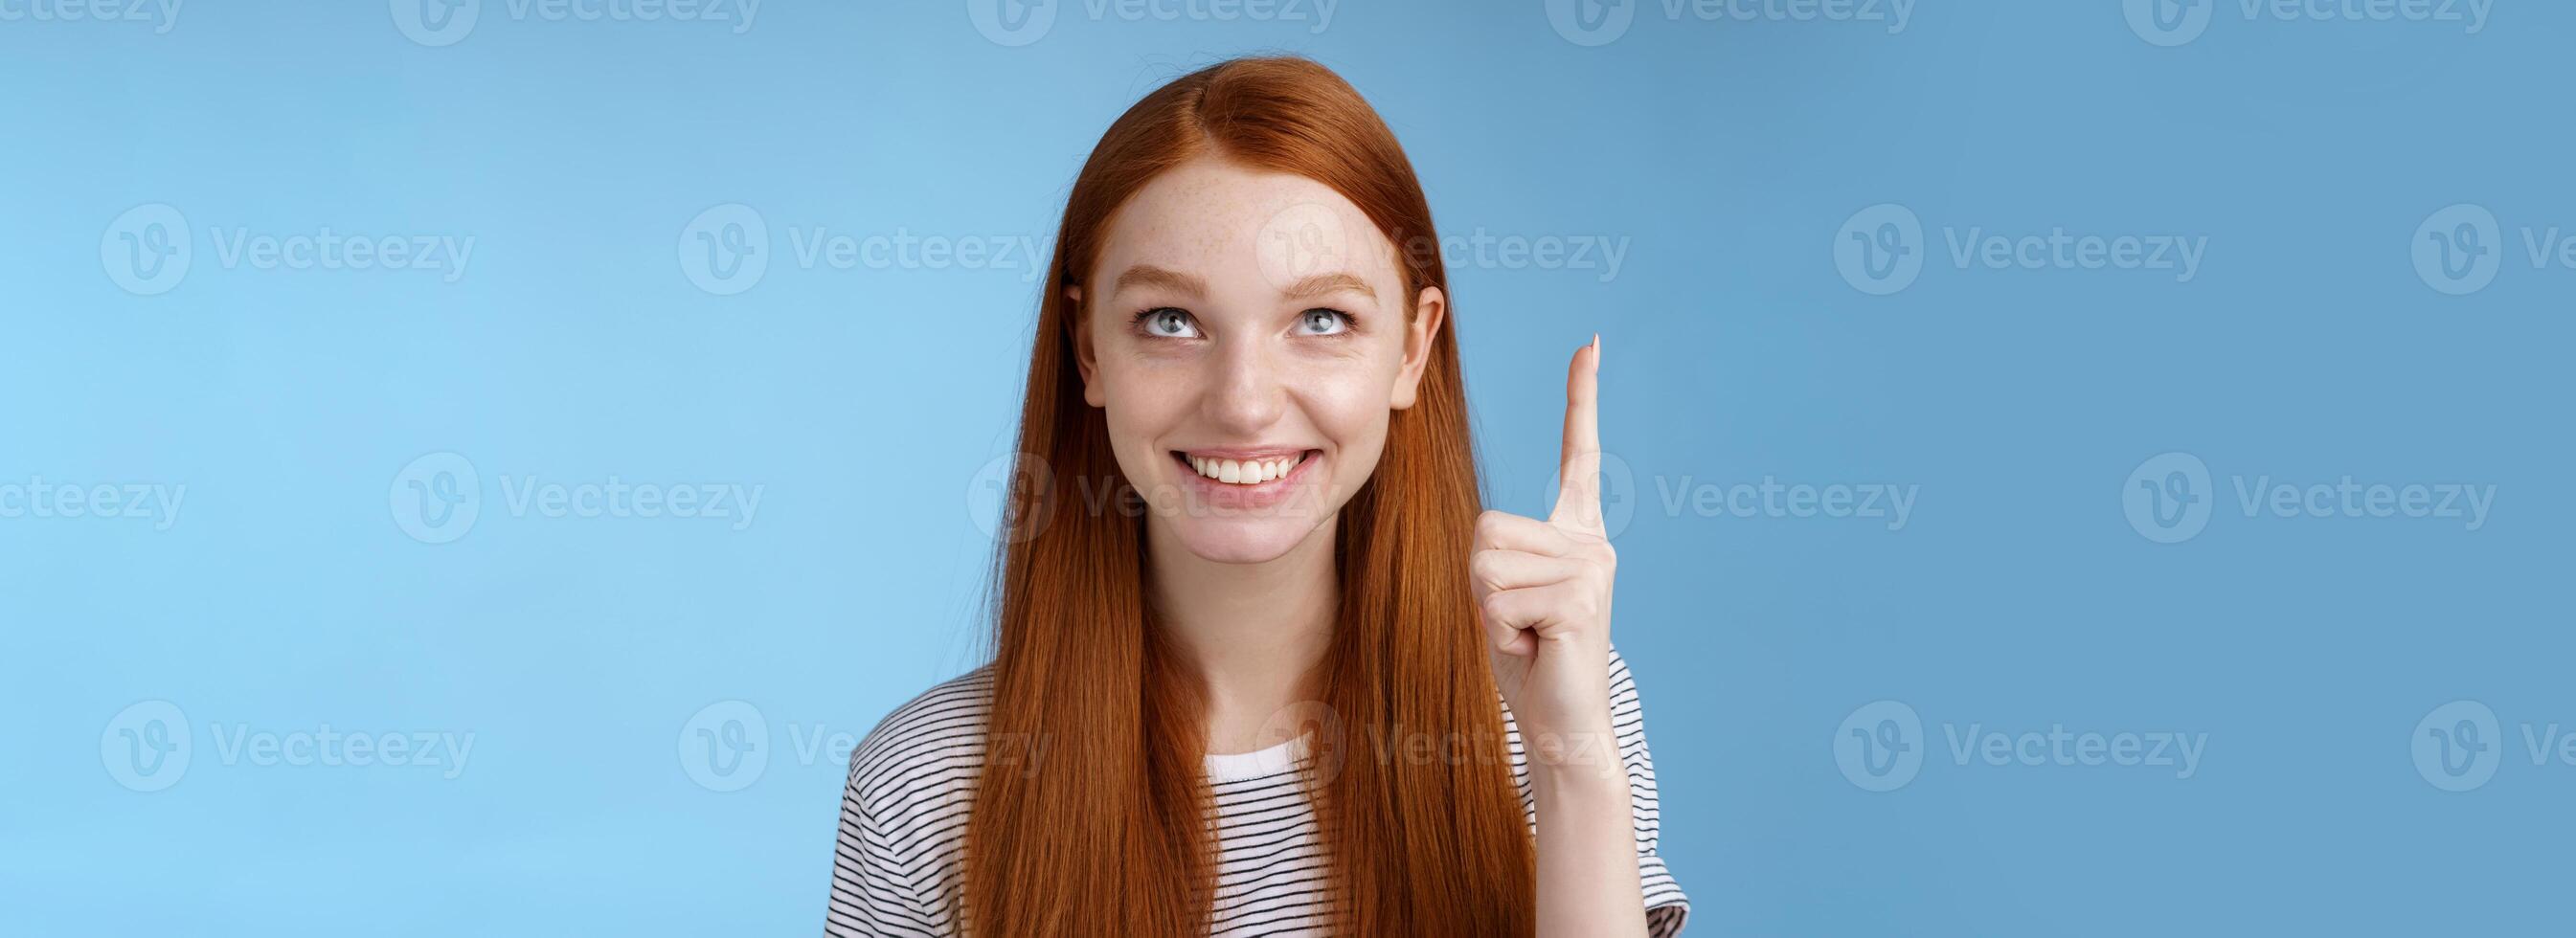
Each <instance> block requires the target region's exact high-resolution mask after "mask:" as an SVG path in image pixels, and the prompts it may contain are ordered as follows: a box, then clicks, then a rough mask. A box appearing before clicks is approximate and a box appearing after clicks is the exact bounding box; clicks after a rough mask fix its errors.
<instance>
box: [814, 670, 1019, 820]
mask: <svg viewBox="0 0 2576 938" xmlns="http://www.w3.org/2000/svg"><path fill="white" fill-rule="evenodd" d="M992 705H993V672H992V667H991V666H990V665H986V666H983V667H979V668H976V669H975V670H973V671H969V672H967V673H965V674H962V675H959V676H957V677H953V678H950V679H948V680H945V681H941V682H939V683H937V684H934V685H931V687H930V689H928V690H925V691H922V692H921V693H919V694H916V695H914V696H913V698H912V699H910V700H907V701H904V702H903V704H902V705H900V706H897V707H895V708H894V711H893V712H891V713H888V714H886V716H885V718H884V719H882V720H879V721H877V725H876V728H874V729H871V730H869V731H868V735H867V738H866V739H863V740H860V742H859V746H858V748H857V749H856V750H854V751H852V752H851V754H850V780H849V797H850V799H851V800H852V801H854V802H856V803H857V805H858V807H859V808H860V809H861V810H862V811H863V812H865V813H866V814H868V815H870V816H872V817H876V818H879V819H883V820H885V821H889V822H891V821H895V820H897V819H900V818H902V817H903V816H905V815H908V814H915V813H919V812H920V811H921V810H922V809H925V808H931V807H935V806H936V805H937V804H938V803H940V802H942V801H946V800H948V799H947V798H946V797H945V796H947V795H950V794H953V793H955V792H956V791H957V790H958V789H960V788H961V787H963V786H962V784H961V783H967V782H971V780H972V776H973V774H974V772H975V770H976V769H978V768H980V767H981V766H982V765H983V762H984V728H985V726H986V724H987V722H988V721H989V719H990V717H991V714H992Z"/></svg>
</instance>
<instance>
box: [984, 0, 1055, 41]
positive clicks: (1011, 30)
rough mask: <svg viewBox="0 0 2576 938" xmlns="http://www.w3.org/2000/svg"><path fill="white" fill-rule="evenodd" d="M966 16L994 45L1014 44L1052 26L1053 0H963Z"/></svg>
mask: <svg viewBox="0 0 2576 938" xmlns="http://www.w3.org/2000/svg"><path fill="white" fill-rule="evenodd" d="M966 18H967V19H968V20H970V21H973V22H974V24H975V31H976V32H979V33H983V34H984V38H985V39H987V40H990V41H991V42H992V43H993V44H994V45H997V46H1006V47H1011V48H1017V47H1020V46H1025V45H1028V44H1029V43H1032V42H1036V41H1038V40H1040V39H1044V38H1046V34H1047V30H1050V29H1054V28H1055V0H966Z"/></svg>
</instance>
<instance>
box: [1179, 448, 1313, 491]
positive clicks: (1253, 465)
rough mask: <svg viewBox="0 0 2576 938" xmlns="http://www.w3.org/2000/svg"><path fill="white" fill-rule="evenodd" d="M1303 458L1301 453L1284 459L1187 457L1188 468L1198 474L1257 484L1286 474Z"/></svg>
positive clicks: (1220, 479)
mask: <svg viewBox="0 0 2576 938" xmlns="http://www.w3.org/2000/svg"><path fill="white" fill-rule="evenodd" d="M1305 460H1306V456H1305V454H1303V453H1300V454H1297V455H1295V456H1290V457H1287V458H1285V459H1268V460H1259V459H1246V460H1234V459H1208V458H1203V457H1198V456H1191V457H1189V461H1190V468H1192V469H1196V470H1198V473H1199V474H1200V475H1203V476H1206V477H1208V478H1211V479H1215V480H1217V481H1219V482H1228V483H1232V484H1235V485H1259V484H1261V483H1264V482H1268V481H1270V480H1272V479H1277V478H1279V477H1281V476H1285V475H1287V474H1288V472H1289V470H1291V469H1295V468H1297V464H1298V463H1301V462H1304V461H1305Z"/></svg>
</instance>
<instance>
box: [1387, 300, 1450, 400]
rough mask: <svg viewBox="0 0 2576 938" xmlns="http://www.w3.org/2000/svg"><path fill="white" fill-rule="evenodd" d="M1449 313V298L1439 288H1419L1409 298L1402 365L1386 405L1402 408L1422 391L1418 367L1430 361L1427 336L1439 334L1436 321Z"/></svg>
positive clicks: (1420, 374)
mask: <svg viewBox="0 0 2576 938" xmlns="http://www.w3.org/2000/svg"><path fill="white" fill-rule="evenodd" d="M1447 315H1449V298H1448V297H1446V296H1443V295H1441V293H1440V288H1439V287H1423V288H1422V294H1421V295H1420V296H1416V297H1414V299H1413V321H1412V322H1409V323H1406V324H1405V326H1404V367H1403V368H1402V370H1399V371H1397V372H1396V374H1395V393H1394V394H1393V395H1392V397H1391V398H1390V400H1389V403H1388V406H1389V407H1392V408H1393V409H1396V410H1405V409H1409V408H1411V407H1412V406H1413V402H1414V400H1415V398H1416V397H1418V396H1419V393H1420V391H1421V390H1422V369H1423V368H1424V367H1426V366H1428V365H1430V364H1431V338H1432V337H1433V336H1436V335H1439V334H1440V320H1441V318H1442V317H1444V316H1447Z"/></svg>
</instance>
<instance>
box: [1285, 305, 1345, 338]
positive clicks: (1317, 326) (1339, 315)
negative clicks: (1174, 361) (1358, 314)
mask: <svg viewBox="0 0 2576 938" xmlns="http://www.w3.org/2000/svg"><path fill="white" fill-rule="evenodd" d="M1350 329H1351V314H1349V313H1345V312H1342V311H1341V310H1338V309H1324V308H1321V307H1317V308H1315V309H1310V310H1307V311H1305V312H1302V313H1299V314H1297V330H1298V332H1297V334H1299V335H1341V334H1343V333H1346V332H1349V331H1350Z"/></svg>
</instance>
